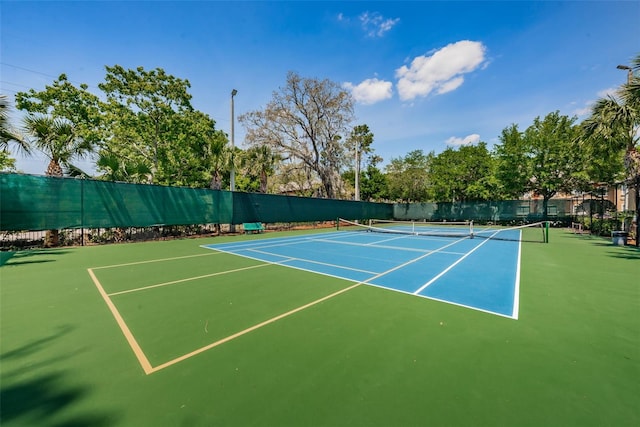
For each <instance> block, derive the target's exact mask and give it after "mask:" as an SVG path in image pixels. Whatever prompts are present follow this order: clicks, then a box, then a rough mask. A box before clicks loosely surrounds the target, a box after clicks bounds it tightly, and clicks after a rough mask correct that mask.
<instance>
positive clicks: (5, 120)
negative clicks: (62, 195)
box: [0, 95, 30, 154]
mask: <svg viewBox="0 0 640 427" xmlns="http://www.w3.org/2000/svg"><path fill="white" fill-rule="evenodd" d="M9 142H15V143H16V145H17V147H18V149H19V150H22V151H23V152H25V153H27V154H29V152H30V147H29V143H28V141H27V140H25V139H24V137H23V136H22V135H20V134H18V132H16V131H15V130H13V129H11V126H10V125H9V102H8V101H7V97H6V96H5V95H0V150H8V148H9Z"/></svg>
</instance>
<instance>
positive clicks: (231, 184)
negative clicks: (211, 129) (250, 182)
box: [229, 89, 238, 233]
mask: <svg viewBox="0 0 640 427" xmlns="http://www.w3.org/2000/svg"><path fill="white" fill-rule="evenodd" d="M237 93H238V91H237V90H235V89H233V90H232V91H231V174H230V177H229V190H231V191H232V192H233V191H235V190H236V165H235V150H236V148H235V142H234V129H233V127H234V122H235V120H234V116H233V97H234V96H236V94H237ZM231 197H233V194H231ZM231 221H232V222H231V224H229V231H230V232H231V233H235V232H236V226H235V224H234V223H233V219H232V220H231Z"/></svg>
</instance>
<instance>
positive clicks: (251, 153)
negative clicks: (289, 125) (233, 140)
mask: <svg viewBox="0 0 640 427" xmlns="http://www.w3.org/2000/svg"><path fill="white" fill-rule="evenodd" d="M279 160H280V156H279V155H278V154H277V153H274V152H273V151H272V150H271V148H270V147H269V146H267V145H257V146H254V147H251V148H249V149H248V150H247V155H246V157H245V167H246V168H247V171H248V172H249V174H251V175H257V176H258V177H260V193H266V192H267V180H268V177H269V176H270V175H273V173H274V171H275V165H276V163H277V162H278V161H279Z"/></svg>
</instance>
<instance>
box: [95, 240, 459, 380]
mask: <svg viewBox="0 0 640 427" xmlns="http://www.w3.org/2000/svg"><path fill="white" fill-rule="evenodd" d="M460 240H464V239H460ZM460 240H456V243H457V242H458V241H460ZM452 244H453V243H452ZM447 246H451V245H447ZM436 252H437V251H433V252H428V253H426V254H423V255H421V256H419V257H417V258H414V259H411V260H409V261H407V262H405V263H402V264H400V265H397V266H395V267H393V268H391V269H389V270H387V271H384V272H382V273H379V274H376V275H375V276H372V277H370V278H368V279H367V280H363V281H361V282H358V283H356V284H355V285H352V286H349V287H348V288H344V289H341V290H339V291H337V292H334V293H332V294H331V295H327V296H325V297H322V298H320V299H317V300H315V301H312V302H310V303H308V304H305V305H303V306H300V307H298V308H294V309H293V310H291V311H288V312H286V313H283V314H280V315H278V316H275V317H272V318H271V319H269V320H265V321H264V322H262V323H258V324H257V325H254V326H251V327H250V328H247V329H245V330H243V331H240V332H237V333H235V334H233V335H230V336H228V337H226V338H223V339H221V340H218V341H216V342H214V343H211V344H209V345H206V346H204V347H201V348H199V349H197V350H194V351H192V352H190V353H187V354H185V355H182V356H180V357H177V358H175V359H173V360H170V361H168V362H165V363H163V364H161V365H158V366H156V367H152V366H151V364H150V363H149V360H148V359H147V357H146V356H145V354H144V352H143V351H142V349H141V348H140V345H139V344H138V342H137V341H136V339H135V338H134V336H133V334H132V333H131V331H130V330H129V328H128V327H127V324H126V323H125V322H124V319H122V316H120V313H119V312H118V309H117V308H116V307H115V305H114V304H113V302H112V301H111V299H110V298H109V295H108V294H107V293H106V292H105V290H104V289H103V288H102V285H101V284H100V281H98V278H97V277H96V276H95V274H94V273H93V270H92V269H90V268H89V269H87V270H88V271H89V275H90V276H91V279H92V280H93V283H95V285H96V287H97V288H98V291H99V292H100V295H102V298H104V300H105V302H106V303H107V306H108V307H109V309H110V310H111V313H113V316H114V317H115V318H116V321H117V322H118V325H119V326H120V329H122V333H123V334H124V336H125V338H126V339H127V341H128V342H129V345H130V346H131V349H132V350H133V352H134V353H135V355H136V357H137V358H138V361H139V362H140V365H142V369H143V370H144V373H145V374H147V375H149V374H152V373H154V372H157V371H159V370H161V369H164V368H167V367H169V366H172V365H175V364H176V363H178V362H182V361H183V360H186V359H188V358H190V357H193V356H195V355H198V354H200V353H203V352H205V351H207V350H210V349H212V348H214V347H217V346H219V345H220V344H224V343H226V342H229V341H231V340H233V339H236V338H238V337H241V336H242V335H245V334H248V333H249V332H252V331H255V330H256V329H259V328H262V327H263V326H266V325H269V324H271V323H274V322H276V321H278V320H280V319H283V318H285V317H288V316H291V315H292V314H295V313H297V312H299V311H302V310H305V309H307V308H309V307H312V306H314V305H316V304H319V303H321V302H323V301H326V300H328V299H330V298H333V297H335V296H338V295H340V294H342V293H344V292H347V291H350V290H351V289H355V288H357V287H358V286H360V285H363V284H365V283H368V282H370V281H372V280H375V279H377V278H379V277H382V276H385V275H387V274H389V273H391V272H393V271H396V270H398V269H400V268H403V267H405V266H407V265H409V264H413V263H414V262H416V261H418V260H421V259H423V258H426V257H428V256H430V255H432V254H433V253H436ZM267 265H272V264H267Z"/></svg>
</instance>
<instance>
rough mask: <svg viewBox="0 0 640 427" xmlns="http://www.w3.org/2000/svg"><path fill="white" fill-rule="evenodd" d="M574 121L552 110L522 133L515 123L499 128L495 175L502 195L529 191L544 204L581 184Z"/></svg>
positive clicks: (521, 193) (580, 168) (577, 131)
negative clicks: (502, 128) (500, 130)
mask: <svg viewBox="0 0 640 427" xmlns="http://www.w3.org/2000/svg"><path fill="white" fill-rule="evenodd" d="M575 121H576V118H575V117H574V118H569V117H567V116H563V115H560V113H559V112H557V111H556V112H553V113H549V114H547V115H546V116H545V117H544V119H540V117H536V118H535V119H534V121H533V124H532V125H531V126H529V127H528V128H527V129H526V130H525V131H524V132H522V133H521V132H519V131H518V127H517V126H516V125H512V126H510V127H508V128H505V129H504V130H503V132H502V136H501V144H499V145H498V146H497V147H496V155H497V157H498V173H497V177H498V179H499V181H500V182H501V183H502V185H503V189H504V192H505V194H506V195H510V196H518V197H519V196H522V195H523V194H525V193H527V192H532V193H534V194H538V195H541V196H542V197H543V199H544V201H545V204H546V202H547V201H548V200H549V199H550V198H551V197H553V196H554V195H556V194H557V193H560V192H564V193H570V192H571V191H573V190H576V189H579V188H581V187H582V186H583V185H584V174H583V173H582V172H583V160H582V154H583V153H582V152H581V150H580V146H579V144H578V136H579V128H578V127H577V126H574V123H575Z"/></svg>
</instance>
